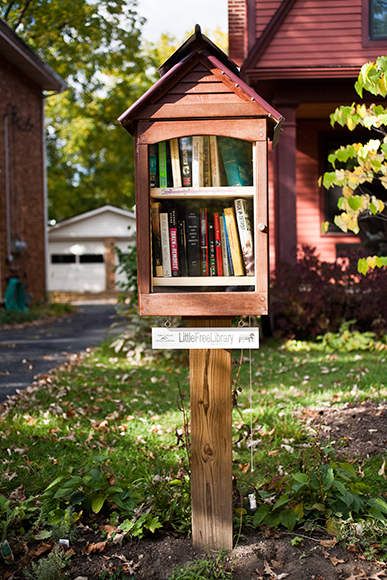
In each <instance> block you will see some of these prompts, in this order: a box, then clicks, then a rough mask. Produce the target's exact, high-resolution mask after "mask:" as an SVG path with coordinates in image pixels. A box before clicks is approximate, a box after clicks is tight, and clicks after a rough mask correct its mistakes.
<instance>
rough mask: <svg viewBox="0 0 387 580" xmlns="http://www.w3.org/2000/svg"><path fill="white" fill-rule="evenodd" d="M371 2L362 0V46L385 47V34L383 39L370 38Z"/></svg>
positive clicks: (370, 0) (386, 44)
mask: <svg viewBox="0 0 387 580" xmlns="http://www.w3.org/2000/svg"><path fill="white" fill-rule="evenodd" d="M371 2H372V0H362V25H363V26H362V28H363V31H362V32H363V38H362V45H363V47H364V48H367V47H375V48H378V47H379V46H380V47H387V36H386V38H385V39H381V38H380V39H373V38H371V31H370V25H371V18H370V13H371Z"/></svg>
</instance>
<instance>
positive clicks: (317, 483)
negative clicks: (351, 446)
mask: <svg viewBox="0 0 387 580" xmlns="http://www.w3.org/2000/svg"><path fill="white" fill-rule="evenodd" d="M279 486H280V489H281V488H282V489H283V490H284V491H285V493H282V495H279V493H278V492H277V493H276V494H273V493H269V492H266V491H264V490H261V491H259V495H260V497H261V500H262V502H263V503H261V505H260V506H259V507H258V509H257V511H256V512H255V514H254V518H253V525H254V526H255V527H257V526H260V525H262V524H265V525H269V526H273V527H277V526H279V525H280V524H282V525H283V526H284V527H286V528H288V530H289V531H293V529H294V528H295V526H296V525H297V524H300V523H303V522H306V521H312V522H316V523H319V524H320V525H322V526H328V527H329V525H330V520H331V519H332V518H340V519H341V520H344V521H345V520H348V519H349V518H352V517H355V518H357V517H358V518H361V519H364V518H365V519H367V518H372V519H376V520H381V521H383V522H386V524H387V520H386V515H387V503H386V502H385V501H384V500H382V499H380V498H372V497H371V498H370V497H369V493H368V492H369V491H370V489H371V488H370V486H368V485H366V484H365V483H364V482H363V481H362V480H361V479H360V478H359V476H358V474H357V473H356V470H355V468H354V467H353V465H351V464H350V463H345V462H344V463H334V462H331V463H329V464H321V465H315V466H312V467H311V468H310V469H305V470H304V471H299V472H297V473H293V474H290V475H287V476H285V477H284V478H283V479H282V481H281V482H280V484H279Z"/></svg>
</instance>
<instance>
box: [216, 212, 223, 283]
mask: <svg viewBox="0 0 387 580" xmlns="http://www.w3.org/2000/svg"><path fill="white" fill-rule="evenodd" d="M214 227H215V259H216V271H217V273H218V276H223V265H222V245H221V241H220V226H219V214H218V213H214Z"/></svg>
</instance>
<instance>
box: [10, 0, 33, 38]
mask: <svg viewBox="0 0 387 580" xmlns="http://www.w3.org/2000/svg"><path fill="white" fill-rule="evenodd" d="M30 3H31V0H26V2H25V4H24V6H23V10H22V11H21V13H20V16H19V18H18V20H17V22H16V24H15V28H14V30H15V31H16V30H17V28H18V27H19V26H20V24H21V22H22V20H23V18H24V15H25V13H26V10H27V8H28V6H29V5H30Z"/></svg>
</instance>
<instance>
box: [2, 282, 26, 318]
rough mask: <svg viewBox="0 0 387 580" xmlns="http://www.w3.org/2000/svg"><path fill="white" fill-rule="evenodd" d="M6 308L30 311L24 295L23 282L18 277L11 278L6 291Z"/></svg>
mask: <svg viewBox="0 0 387 580" xmlns="http://www.w3.org/2000/svg"><path fill="white" fill-rule="evenodd" d="M4 298H5V309H6V310H18V311H19V312H28V308H27V306H26V302H25V297H24V288H23V284H22V283H21V282H20V280H18V279H17V278H11V279H10V281H9V282H8V286H7V289H6V291H5V296H4Z"/></svg>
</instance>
